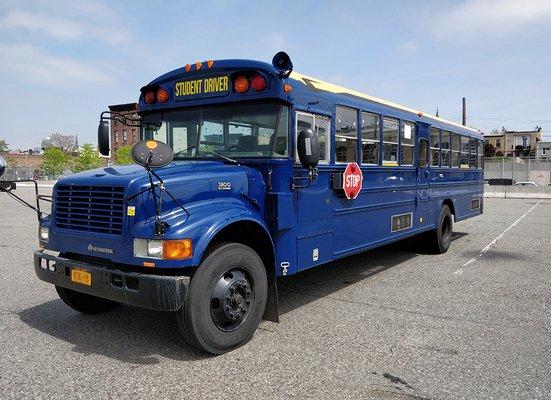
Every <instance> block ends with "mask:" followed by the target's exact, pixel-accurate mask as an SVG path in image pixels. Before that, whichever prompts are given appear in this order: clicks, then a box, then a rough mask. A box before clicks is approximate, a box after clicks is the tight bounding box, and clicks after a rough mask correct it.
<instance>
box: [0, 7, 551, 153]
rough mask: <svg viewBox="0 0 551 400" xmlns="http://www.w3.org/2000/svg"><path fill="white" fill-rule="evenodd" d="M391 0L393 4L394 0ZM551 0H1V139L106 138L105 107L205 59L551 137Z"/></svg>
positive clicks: (28, 143)
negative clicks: (244, 61) (284, 65)
mask: <svg viewBox="0 0 551 400" xmlns="http://www.w3.org/2000/svg"><path fill="white" fill-rule="evenodd" d="M383 3H384V4H383ZM549 21H551V1H548V0H520V1H514V0H500V1H493V0H466V1H443V0H438V1H385V2H379V1H327V2H325V1H296V0H295V1H278V2H274V1H251V2H245V1H201V2H191V1H190V2H186V1H181V2H173V1H160V0H157V1H155V0H153V1H126V2H124V1H123V2H119V3H116V4H115V3H112V2H101V1H82V2H81V1H66V0H61V1H55V2H52V1H25V0H19V1H17V2H13V1H4V0H0V54H1V55H2V62H1V63H0V87H1V88H2V89H1V91H0V117H1V120H2V122H3V123H2V127H1V128H0V139H6V140H7V141H8V143H9V144H10V146H11V147H12V148H18V147H19V148H29V147H34V146H37V145H39V143H40V141H41V139H42V138H43V137H45V136H48V135H49V134H50V133H52V132H54V131H57V132H64V133H72V134H78V136H79V141H80V143H85V142H94V143H95V135H96V130H97V123H98V119H99V118H98V117H99V113H100V112H101V111H102V110H105V109H106V108H107V106H108V105H109V104H116V103H122V102H131V101H136V100H137V97H138V94H139V88H140V87H141V86H143V85H144V84H146V83H147V82H149V81H151V80H152V79H153V78H155V77H156V76H158V75H161V74H162V73H164V72H167V71H169V70H172V69H174V68H178V67H182V66H183V65H185V64H186V63H189V62H194V61H197V60H207V59H222V58H250V59H258V60H264V61H268V62H269V61H270V60H271V58H272V56H273V54H275V52H276V51H279V50H285V51H287V52H288V53H289V54H290V55H291V58H292V60H293V63H294V65H295V69H296V70H297V71H299V72H302V73H304V74H307V75H313V76H316V77H319V78H322V79H325V80H329V81H332V82H334V83H337V84H340V85H343V86H347V87H350V88H353V89H357V90H360V91H364V92H366V93H369V94H372V95H375V96H378V97H382V98H385V99H388V100H392V101H395V102H398V103H402V104H404V105H408V106H412V107H415V108H419V109H421V110H425V111H426V112H430V113H434V112H435V110H436V108H437V107H438V109H439V111H440V116H442V117H445V118H448V119H451V120H454V121H459V120H460V116H461V97H462V96H466V97H467V100H468V114H469V118H468V122H469V125H472V126H475V127H477V128H479V129H482V130H491V129H492V128H501V127H502V126H505V127H506V128H507V129H532V128H534V127H535V126H536V125H538V126H542V127H543V128H544V131H545V132H546V133H545V135H546V137H547V138H549V139H551V77H550V76H549V75H550V74H551V24H550V23H549Z"/></svg>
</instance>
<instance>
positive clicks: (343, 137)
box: [335, 107, 358, 162]
mask: <svg viewBox="0 0 551 400" xmlns="http://www.w3.org/2000/svg"><path fill="white" fill-rule="evenodd" d="M357 143H358V111H357V110H354V109H352V108H346V107H337V113H336V121H335V161H336V162H355V161H356V160H357V159H358V157H357V156H356V148H357V146H356V144H357Z"/></svg>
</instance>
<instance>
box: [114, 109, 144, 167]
mask: <svg viewBox="0 0 551 400" xmlns="http://www.w3.org/2000/svg"><path fill="white" fill-rule="evenodd" d="M109 110H110V111H115V112H120V113H122V114H124V115H126V116H128V118H131V119H139V118H140V117H139V116H138V104H137V103H127V104H115V105H112V106H109ZM110 127H111V128H110V130H111V158H114V157H115V154H116V152H117V150H118V149H120V148H121V147H123V146H132V145H134V144H135V143H138V142H139V141H140V128H139V127H137V126H128V125H125V124H123V123H121V122H119V121H114V120H112V121H111V123H110Z"/></svg>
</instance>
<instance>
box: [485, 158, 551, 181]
mask: <svg viewBox="0 0 551 400" xmlns="http://www.w3.org/2000/svg"><path fill="white" fill-rule="evenodd" d="M484 179H485V180H488V179H512V182H513V183H515V182H535V183H536V184H538V185H540V186H548V185H549V184H551V160H540V159H534V158H521V157H501V158H486V159H485V160H484Z"/></svg>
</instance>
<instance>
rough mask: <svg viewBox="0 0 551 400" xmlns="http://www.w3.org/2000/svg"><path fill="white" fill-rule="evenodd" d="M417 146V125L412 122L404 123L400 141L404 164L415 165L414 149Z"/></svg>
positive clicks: (401, 157)
mask: <svg viewBox="0 0 551 400" xmlns="http://www.w3.org/2000/svg"><path fill="white" fill-rule="evenodd" d="M414 147H415V125H414V124H413V123H412V122H403V123H402V137H401V141H400V161H401V164H402V165H413V149H414Z"/></svg>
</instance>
